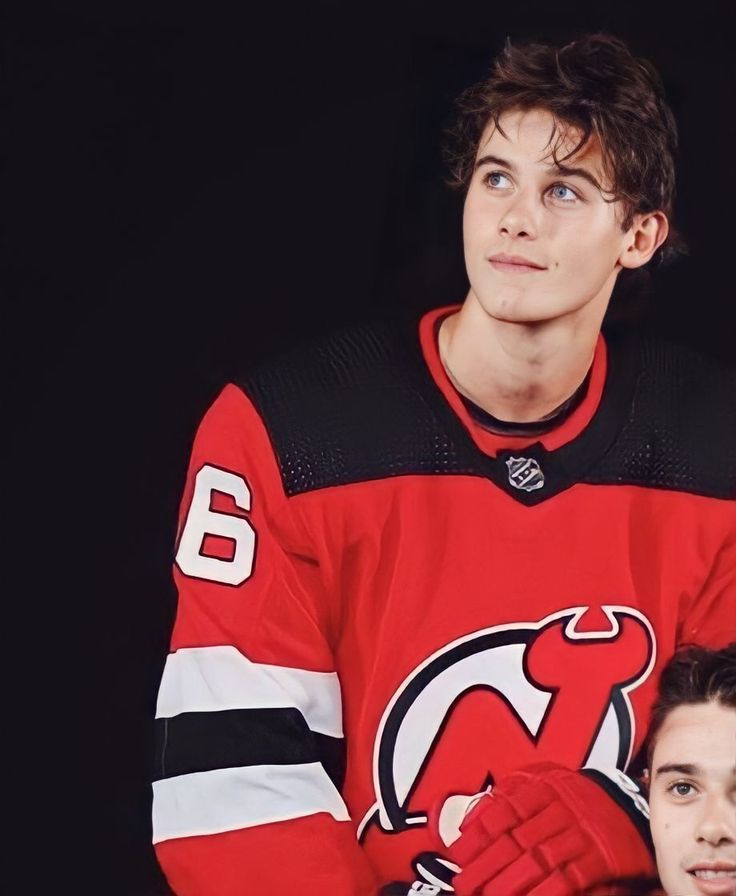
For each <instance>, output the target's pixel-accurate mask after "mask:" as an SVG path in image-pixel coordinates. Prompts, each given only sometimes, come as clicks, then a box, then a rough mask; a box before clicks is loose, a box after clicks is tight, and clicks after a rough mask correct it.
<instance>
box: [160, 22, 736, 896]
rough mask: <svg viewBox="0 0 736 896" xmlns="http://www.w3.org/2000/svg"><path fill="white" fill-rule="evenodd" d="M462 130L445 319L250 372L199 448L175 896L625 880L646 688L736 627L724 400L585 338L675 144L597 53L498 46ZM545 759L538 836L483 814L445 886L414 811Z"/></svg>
mask: <svg viewBox="0 0 736 896" xmlns="http://www.w3.org/2000/svg"><path fill="white" fill-rule="evenodd" d="M459 133H460V134H461V135H463V136H464V140H465V142H464V147H465V148H464V150H461V151H460V153H459V155H458V157H457V171H458V174H459V176H460V179H461V181H462V183H463V184H464V187H465V189H466V201H465V216H464V232H463V236H464V243H465V254H466V261H467V270H468V278H469V281H470V288H469V291H468V294H467V296H466V299H465V301H464V302H463V303H462V305H461V306H457V305H455V306H448V307H445V308H440V309H435V310H434V311H431V312H429V313H428V314H426V315H425V316H424V317H423V318H422V319H421V321H419V322H414V321H412V322H410V323H406V322H399V323H397V322H382V323H378V324H376V325H372V326H365V327H358V328H354V329H351V330H348V331H345V332H342V333H338V334H336V335H333V336H330V337H327V338H326V339H325V340H324V341H322V342H321V343H320V344H319V345H316V346H312V347H308V348H306V349H304V350H302V351H300V352H297V353H294V354H293V355H291V356H290V357H288V358H284V359H280V360H277V361H275V362H273V363H270V364H267V365H264V366H263V367H262V368H261V369H259V370H258V371H257V372H256V373H254V374H251V375H249V376H247V377H244V378H243V379H242V381H241V382H239V383H237V384H230V385H228V386H227V387H226V388H225V389H224V391H223V392H222V394H221V395H220V396H219V398H218V399H217V401H216V402H215V403H214V405H213V406H212V408H210V410H209V411H208V413H207V414H206V416H205V418H204V420H203V422H202V424H201V426H200V429H199V432H198V434H197V437H196V440H195V444H194V448H193V451H192V459H191V464H190V471H189V475H188V478H187V484H186V487H185V491H184V497H183V501H182V513H181V523H180V532H179V540H178V546H177V554H176V564H175V570H174V575H175V578H176V582H177V585H178V588H179V609H178V614H177V620H176V625H175V629H174V632H173V635H172V643H171V654H170V656H169V657H168V660H167V663H166V668H165V671H164V675H163V679H162V683H161V690H160V694H159V701H158V708H157V716H158V721H157V725H158V726H159V734H160V743H161V750H160V767H159V772H158V777H157V780H156V781H155V783H154V806H153V826H154V840H155V842H156V849H157V854H158V857H159V860H160V862H161V864H162V866H163V868H164V870H165V872H166V874H167V876H168V878H169V881H170V882H171V884H172V886H173V888H174V890H175V891H176V893H177V894H180V896H195V894H197V896H210V894H211V896H235V894H241V896H242V894H245V893H248V892H250V891H253V892H254V893H259V894H262V896H266V894H267V896H281V894H285V893H291V892H294V893H300V894H306V896H309V894H315V896H317V894H326V893H330V894H340V896H343V894H344V896H353V894H370V896H375V894H376V893H377V892H379V890H381V888H383V887H388V888H389V889H388V891H393V892H400V893H402V892H403V893H405V892H409V891H410V892H412V893H417V892H423V893H426V894H430V893H438V892H452V891H453V889H454V890H455V891H456V892H458V893H470V892H489V893H494V894H504V893H511V892H514V893H531V894H534V896H553V894H560V896H561V894H564V893H572V892H575V891H577V890H579V889H584V888H585V887H587V886H589V885H591V884H593V883H595V882H596V881H598V880H606V879H611V878H613V877H617V876H627V875H633V874H638V873H642V872H646V871H651V870H652V866H651V857H650V855H649V853H648V851H647V849H646V846H645V842H644V839H643V838H642V836H641V834H640V829H642V830H643V829H644V828H645V827H646V825H645V824H644V823H642V818H641V817H640V818H638V819H637V815H638V814H639V811H638V808H637V803H638V802H641V798H640V797H639V796H638V794H637V793H636V788H635V787H633V785H631V783H630V782H628V780H627V779H626V778H625V776H624V774H623V772H624V771H625V769H626V767H627V764H628V762H629V759H630V757H631V755H632V754H633V751H634V750H635V749H637V748H638V746H639V745H640V742H641V736H642V732H643V731H644V728H645V719H646V715H647V712H648V710H649V707H650V705H651V702H652V700H653V697H654V691H653V688H654V680H655V679H654V676H655V674H656V672H657V670H658V669H659V667H660V664H661V663H662V662H663V661H664V660H666V658H667V657H668V656H669V655H671V653H672V652H673V651H674V649H675V648H676V646H677V644H678V643H680V642H681V641H683V640H685V641H697V642H700V643H703V644H713V645H717V644H719V643H721V642H726V641H729V640H731V639H732V637H733V631H732V630H733V624H734V623H733V620H734V619H735V618H736V579H735V576H736V505H734V502H733V501H732V500H730V499H731V498H732V497H733V494H734V491H736V477H735V473H734V470H735V469H736V464H734V460H733V445H734V443H735V441H736V440H735V439H734V435H735V431H736V421H734V413H733V400H732V399H733V381H732V380H731V381H730V382H729V380H728V377H727V375H726V373H724V372H723V371H721V370H719V369H718V368H717V367H716V366H715V365H714V364H712V363H711V362H709V361H707V360H706V359H703V358H701V357H698V356H696V355H694V354H693V353H690V352H687V351H684V350H678V349H675V348H674V347H670V346H666V345H661V344H659V343H655V342H651V341H648V340H644V339H640V338H637V337H636V335H634V334H631V335H629V336H626V337H623V336H620V335H619V336H616V335H615V334H613V333H607V334H606V335H605V336H604V335H603V333H602V332H601V325H602V320H603V316H604V313H605V311H606V307H607V305H608V302H609V300H610V296H611V292H612V289H613V286H614V283H615V281H616V278H617V277H618V276H619V274H620V273H621V272H622V271H625V270H632V269H635V268H637V267H641V266H642V265H644V264H646V263H647V262H648V261H649V260H650V259H651V258H652V257H653V256H654V255H655V253H657V252H658V251H661V247H662V246H663V245H664V244H665V241H666V239H667V234H668V218H669V215H670V213H671V207H672V197H673V189H674V180H673V174H672V171H673V160H672V154H673V151H674V147H675V143H676V134H675V129H674V123H673V120H672V116H671V113H670V111H669V109H668V108H667V106H666V104H665V102H664V99H663V97H662V93H661V85H660V83H659V81H658V78H657V76H656V75H655V74H654V73H653V72H652V70H651V68H650V67H649V66H648V65H647V64H645V63H643V62H641V61H639V60H636V59H635V58H633V57H632V56H631V54H630V53H629V51H628V50H627V49H626V47H625V46H623V45H622V44H621V43H620V42H618V41H617V40H615V39H612V38H607V37H605V36H603V37H600V36H593V37H588V38H585V39H583V40H581V41H578V42H576V43H574V44H571V45H569V46H567V47H565V48H562V49H560V50H558V49H555V48H552V47H539V46H531V47H524V48H515V47H510V46H509V47H507V48H506V50H505V51H504V53H503V54H502V56H501V57H500V58H499V60H498V61H497V62H496V65H495V68H494V70H493V72H492V74H491V77H490V78H489V80H488V81H487V82H486V83H485V84H484V85H482V86H480V87H479V88H477V89H476V90H474V91H472V92H471V93H470V94H468V95H467V96H466V97H465V102H464V107H463V112H462V116H461V126H460V128H459ZM729 630H730V631H729ZM540 762H545V763H552V765H553V771H552V772H551V773H550V774H549V775H548V776H547V777H548V780H547V782H546V783H548V784H549V786H548V787H547V789H546V790H545V794H546V795H547V797H548V798H549V800H551V803H550V804H549V805H550V806H551V810H550V811H546V810H547V808H548V806H547V804H546V803H545V805H544V806H541V807H540V806H539V805H537V804H535V803H534V801H533V800H532V801H531V802H527V803H524V804H521V803H520V804H518V805H516V806H515V807H514V811H513V812H504V813H503V814H502V816H498V817H497V816H495V815H494V813H493V812H492V811H490V810H489V811H488V812H485V813H484V821H483V824H482V825H481V826H480V827H475V828H474V829H473V831H472V835H471V834H468V836H467V837H466V835H465V834H463V836H462V837H461V838H460V840H458V841H456V843H455V844H453V849H454V850H456V854H457V855H462V856H463V861H462V862H460V861H457V860H455V859H453V858H452V857H451V856H450V854H449V853H448V851H447V849H446V848H445V846H444V844H443V843H442V842H441V841H440V840H439V839H438V838H437V837H436V835H435V833H434V826H433V825H432V824H431V823H430V815H431V814H432V812H433V811H434V807H435V806H439V805H442V806H445V807H446V806H448V805H450V806H452V804H453V800H454V799H455V798H457V799H458V800H460V801H462V796H461V795H462V794H468V793H471V794H472V793H476V792H478V791H479V790H482V789H483V788H484V787H486V786H487V785H488V784H489V783H493V782H494V781H500V780H502V779H504V778H505V777H507V776H509V775H511V774H513V773H514V772H517V771H519V770H529V769H531V770H532V771H531V772H530V774H536V773H537V772H536V771H534V770H535V769H538V767H539V763H540ZM563 766H564V767H567V769H572V770H581V771H569V772H567V773H565V772H564V770H561V767H563ZM583 769H584V770H583ZM563 779H564V780H563ZM536 789H537V788H536V787H535V788H533V790H535V791H536ZM581 802H582V803H584V804H585V805H586V806H587V807H589V809H590V811H589V812H588V813H587V814H586V815H585V818H584V820H581V817H580V815H579V814H578V813H577V812H576V811H575V807H576V806H577V805H579V804H580V803H581ZM466 805H467V804H466ZM494 805H496V803H494ZM601 844H609V845H608V846H607V847H606V848H605V849H604V848H603V846H602V845H601ZM591 856H592V857H593V858H592V859H591ZM466 859H467V860H468V861H469V862H472V865H473V868H472V872H470V871H469V870H468V869H465V868H462V870H460V869H461V867H462V866H463V862H464V861H465V860H466ZM458 872H460V873H458ZM500 875H504V876H503V877H500ZM396 882H403V883H396Z"/></svg>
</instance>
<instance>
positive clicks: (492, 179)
mask: <svg viewBox="0 0 736 896" xmlns="http://www.w3.org/2000/svg"><path fill="white" fill-rule="evenodd" d="M500 178H502V179H504V180H508V177H506V175H505V174H502V173H501V172H500V171H491V172H490V173H489V174H486V176H485V178H484V180H485V182H486V183H487V184H488V186H489V187H503V186H504V184H501V183H499V182H498V181H499V179H500Z"/></svg>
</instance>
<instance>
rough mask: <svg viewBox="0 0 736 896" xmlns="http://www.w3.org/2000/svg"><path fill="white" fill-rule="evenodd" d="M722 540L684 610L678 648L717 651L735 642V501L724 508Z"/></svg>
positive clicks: (713, 551)
mask: <svg viewBox="0 0 736 896" xmlns="http://www.w3.org/2000/svg"><path fill="white" fill-rule="evenodd" d="M726 517H727V531H726V536H725V538H724V539H723V540H722V541H721V542H720V544H719V545H718V546H717V547H716V548H715V549H713V550H712V551H711V558H712V559H710V560H709V562H708V564H707V570H708V572H707V575H706V578H705V581H704V583H703V585H702V586H701V588H700V589H699V590H698V591H697V593H696V595H695V597H694V599H693V600H692V601H691V602H690V605H689V606H688V607H687V608H686V612H685V613H684V615H683V618H682V622H681V625H680V629H679V633H678V645H681V646H682V645H686V644H702V645H703V646H705V647H711V648H713V649H719V648H721V647H725V646H726V645H727V644H730V643H731V642H732V641H736V502H732V501H729V502H728V503H727V505H726Z"/></svg>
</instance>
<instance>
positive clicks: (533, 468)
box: [506, 457, 544, 492]
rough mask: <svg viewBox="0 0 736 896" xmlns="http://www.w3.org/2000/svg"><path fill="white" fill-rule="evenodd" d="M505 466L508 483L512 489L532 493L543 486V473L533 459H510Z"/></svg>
mask: <svg viewBox="0 0 736 896" xmlns="http://www.w3.org/2000/svg"><path fill="white" fill-rule="evenodd" d="M506 466H507V467H508V471H509V482H510V483H511V485H513V487H514V488H519V489H521V490H522V491H525V492H533V491H536V490H537V489H538V488H541V487H542V486H543V485H544V473H543V472H542V468H541V467H540V466H539V464H538V463H537V461H535V460H534V458H533V457H510V458H509V459H508V460H507V461H506Z"/></svg>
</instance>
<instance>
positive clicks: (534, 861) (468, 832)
mask: <svg viewBox="0 0 736 896" xmlns="http://www.w3.org/2000/svg"><path fill="white" fill-rule="evenodd" d="M592 774H593V775H596V779H595V780H594V779H593V777H591V776H589V774H587V773H583V772H579V771H578V772H575V771H571V770H570V769H567V768H564V767H563V766H560V765H556V764H554V763H542V764H539V765H535V766H530V767H528V768H526V769H523V770H521V771H517V772H515V773H514V774H512V775H509V776H508V777H507V778H505V779H503V780H502V781H500V782H499V783H498V784H497V785H496V786H495V787H494V788H493V792H492V793H490V794H488V795H485V796H483V797H482V798H480V799H479V800H478V801H476V802H475V804H474V805H473V806H472V808H471V810H470V812H469V814H468V815H467V816H466V818H465V820H464V821H463V823H462V824H461V826H460V831H461V835H460V838H459V839H458V840H456V841H455V842H454V843H453V844H452V846H451V847H450V850H449V857H450V858H451V859H452V860H453V861H454V862H456V863H457V864H458V865H460V866H461V868H462V870H461V872H460V873H459V874H457V875H456V876H455V878H454V880H453V886H454V888H455V892H456V893H457V894H458V896H472V894H483V896H512V894H513V896H517V894H518V896H522V894H523V896H570V894H572V893H580V892H583V891H585V890H586V889H588V888H590V887H592V886H593V885H595V884H598V883H601V882H604V881H609V880H613V879H616V878H621V877H633V876H635V875H651V874H654V873H656V869H655V866H654V860H653V858H652V854H651V852H650V849H649V847H648V845H647V840H646V838H645V837H643V836H642V830H641V829H640V827H638V826H637V824H635V823H634V821H633V820H632V817H631V816H630V815H629V814H628V812H627V810H625V809H624V808H622V806H621V805H619V804H618V799H616V800H614V798H613V797H612V796H611V795H609V793H608V792H607V791H608V790H609V786H608V785H610V789H611V791H614V790H616V785H614V784H613V783H612V782H610V781H608V779H605V776H603V775H599V777H598V773H592ZM599 779H600V781H601V783H597V782H598V780H599ZM604 780H605V782H606V785H607V786H606V787H605V788H604V786H602V784H603V782H604ZM630 797H631V793H630V792H629V793H628V794H627V796H626V799H627V800H628V799H629V798H630ZM636 812H638V809H634V808H633V806H632V815H633V814H635V813H636ZM642 819H643V816H642Z"/></svg>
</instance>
